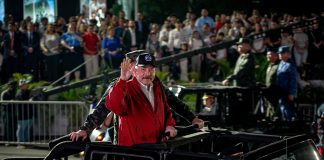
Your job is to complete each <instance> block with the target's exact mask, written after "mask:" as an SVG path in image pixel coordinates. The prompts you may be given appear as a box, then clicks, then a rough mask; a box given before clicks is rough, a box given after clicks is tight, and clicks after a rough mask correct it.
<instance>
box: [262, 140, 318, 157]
mask: <svg viewBox="0 0 324 160" xmlns="http://www.w3.org/2000/svg"><path fill="white" fill-rule="evenodd" d="M264 159H267V160H268V159H269V160H270V159H271V160H305V159H307V160H320V159H321V158H320V155H319V154H318V152H317V149H316V147H315V146H314V145H313V144H312V142H311V141H303V142H300V143H297V144H294V145H292V146H289V147H288V148H285V149H282V150H278V151H275V152H272V153H269V154H268V155H265V156H264V157H262V158H259V160H264Z"/></svg>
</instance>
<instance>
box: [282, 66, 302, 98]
mask: <svg viewBox="0 0 324 160" xmlns="http://www.w3.org/2000/svg"><path fill="white" fill-rule="evenodd" d="M277 85H278V86H279V87H280V88H281V89H284V90H285V91H287V92H288V93H289V95H293V96H295V97H296V96H297V69H296V65H295V64H294V63H293V62H291V61H287V62H285V61H280V63H279V66H278V70H277Z"/></svg>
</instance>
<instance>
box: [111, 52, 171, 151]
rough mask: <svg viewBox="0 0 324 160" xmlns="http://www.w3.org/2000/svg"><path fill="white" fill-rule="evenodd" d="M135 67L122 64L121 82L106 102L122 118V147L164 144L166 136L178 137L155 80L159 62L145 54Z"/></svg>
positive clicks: (161, 91)
mask: <svg viewBox="0 0 324 160" xmlns="http://www.w3.org/2000/svg"><path fill="white" fill-rule="evenodd" d="M133 65H134V64H132V63H131V61H130V60H124V61H123V62H122V63H121V74H120V77H119V80H118V81H117V83H116V84H115V85H114V87H113V88H112V89H111V92H110V93H109V95H108V96H107V100H106V106H108V107H109V109H110V110H111V111H112V112H114V113H115V114H117V115H119V127H118V128H119V129H118V130H119V133H118V144H119V145H123V146H132V145H134V144H141V143H156V142H161V137H163V134H164V133H165V132H170V137H174V136H176V129H175V128H174V126H175V121H174V119H173V118H172V113H171V110H170V107H169V105H168V103H165V102H167V99H166V95H165V93H164V92H163V90H162V86H161V85H160V83H158V81H157V80H156V78H155V66H156V65H155V58H154V57H153V56H152V55H150V54H148V53H143V54H140V55H139V56H138V57H137V59H136V64H135V66H133ZM132 75H133V76H134V77H133V79H131V80H128V79H129V78H130V77H131V76H132ZM162 141H163V140H162Z"/></svg>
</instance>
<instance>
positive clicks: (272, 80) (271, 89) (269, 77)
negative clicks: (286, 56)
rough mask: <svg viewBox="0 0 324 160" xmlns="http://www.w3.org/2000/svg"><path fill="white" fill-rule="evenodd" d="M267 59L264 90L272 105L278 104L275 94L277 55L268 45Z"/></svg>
mask: <svg viewBox="0 0 324 160" xmlns="http://www.w3.org/2000/svg"><path fill="white" fill-rule="evenodd" d="M267 59H268V61H269V64H268V67H267V72H266V79H265V85H266V87H267V91H266V93H265V94H266V98H267V99H268V100H269V102H270V103H271V105H272V106H273V107H275V108H276V107H277V106H278V96H276V95H277V94H276V93H277V85H276V81H277V69H278V65H279V62H280V61H279V57H278V53H277V50H276V48H274V47H270V48H269V49H268V52H267Z"/></svg>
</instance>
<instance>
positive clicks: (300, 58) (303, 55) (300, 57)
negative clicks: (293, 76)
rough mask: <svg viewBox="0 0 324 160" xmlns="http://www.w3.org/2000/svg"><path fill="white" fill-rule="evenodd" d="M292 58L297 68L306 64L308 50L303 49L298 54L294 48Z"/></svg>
mask: <svg viewBox="0 0 324 160" xmlns="http://www.w3.org/2000/svg"><path fill="white" fill-rule="evenodd" d="M294 56H295V62H296V66H297V67H299V66H300V65H301V64H303V63H306V61H307V57H308V50H307V49H305V50H304V52H300V51H298V50H297V49H296V48H294Z"/></svg>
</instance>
